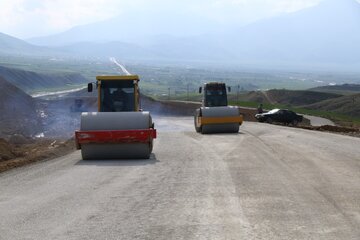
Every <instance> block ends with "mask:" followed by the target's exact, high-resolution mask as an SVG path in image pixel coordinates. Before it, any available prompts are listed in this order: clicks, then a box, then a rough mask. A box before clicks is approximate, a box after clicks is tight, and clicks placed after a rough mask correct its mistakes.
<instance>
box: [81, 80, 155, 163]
mask: <svg viewBox="0 0 360 240" xmlns="http://www.w3.org/2000/svg"><path fill="white" fill-rule="evenodd" d="M96 80H97V81H96V83H95V85H96V88H97V92H98V112H83V113H82V114H81V123H80V130H79V131H76V132H75V141H76V147H77V149H81V155H82V158H83V159H84V160H88V159H148V158H149V157H150V154H151V152H152V148H153V139H155V138H156V129H155V128H154V123H153V121H152V118H151V116H150V113H149V112H145V111H142V110H141V109H140V92H139V81H140V79H139V77H138V76H137V75H127V76H97V77H96ZM93 86H94V84H93V83H89V84H88V92H92V91H93Z"/></svg>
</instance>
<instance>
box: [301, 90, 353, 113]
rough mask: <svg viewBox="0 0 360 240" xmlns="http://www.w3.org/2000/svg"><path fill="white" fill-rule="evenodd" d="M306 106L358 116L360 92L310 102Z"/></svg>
mask: <svg viewBox="0 0 360 240" xmlns="http://www.w3.org/2000/svg"><path fill="white" fill-rule="evenodd" d="M306 108H309V109H314V110H321V111H331V112H336V113H341V114H346V115H349V116H352V117H357V118H360V93H358V94H353V95H347V96H342V97H339V98H334V99H328V100H325V101H321V102H318V103H314V104H310V105H308V106H306Z"/></svg>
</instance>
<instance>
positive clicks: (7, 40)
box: [0, 33, 54, 56]
mask: <svg viewBox="0 0 360 240" xmlns="http://www.w3.org/2000/svg"><path fill="white" fill-rule="evenodd" d="M53 53H54V51H53V50H52V49H49V48H47V47H39V46H35V45H32V44H29V43H27V42H25V41H23V40H20V39H18V38H15V37H12V36H10V35H7V34H4V33H0V54H10V55H36V56H39V55H51V54H53Z"/></svg>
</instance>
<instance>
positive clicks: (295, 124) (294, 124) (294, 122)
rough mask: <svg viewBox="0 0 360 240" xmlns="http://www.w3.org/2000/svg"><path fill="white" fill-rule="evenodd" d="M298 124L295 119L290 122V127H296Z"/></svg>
mask: <svg viewBox="0 0 360 240" xmlns="http://www.w3.org/2000/svg"><path fill="white" fill-rule="evenodd" d="M298 124H299V122H298V120H296V119H295V120H293V121H292V122H291V125H292V126H293V127H296V126H297V125H298Z"/></svg>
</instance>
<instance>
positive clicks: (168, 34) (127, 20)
mask: <svg viewBox="0 0 360 240" xmlns="http://www.w3.org/2000/svg"><path fill="white" fill-rule="evenodd" d="M139 16H141V17H139ZM144 19H145V20H144ZM223 28H224V26H223V24H219V23H217V22H216V21H212V20H211V19H204V18H201V17H200V16H199V15H198V14H192V13H184V12H181V11H179V9H173V10H172V11H164V10H163V9H161V8H152V9H146V10H141V9H139V10H137V11H136V12H135V13H134V12H133V11H129V12H126V11H125V12H124V13H123V14H122V15H120V16H117V17H114V18H112V19H109V20H105V21H101V22H96V23H91V24H87V25H82V26H77V27H74V28H71V29H70V30H68V31H65V32H63V33H60V34H56V35H51V36H44V37H37V38H31V39H27V41H28V42H30V43H32V44H36V45H40V46H64V45H71V44H74V43H77V42H96V43H105V42H114V41H116V42H117V41H119V42H129V43H133V44H149V43H156V42H158V40H159V39H160V40H163V39H168V38H169V39H171V38H178V37H179V38H181V37H185V36H197V35H201V34H205V33H209V32H214V31H217V30H218V29H223Z"/></svg>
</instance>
